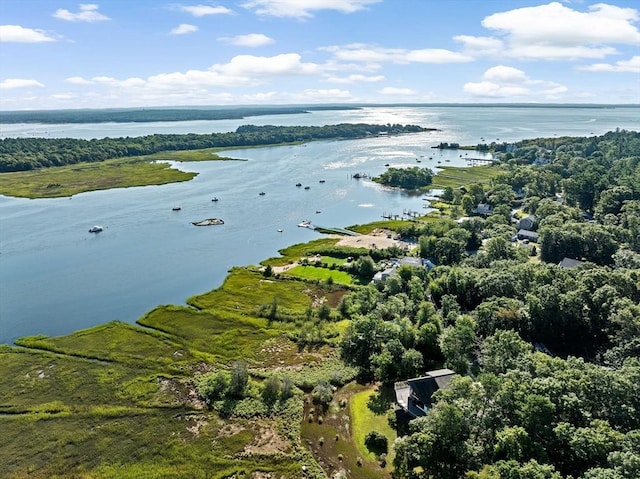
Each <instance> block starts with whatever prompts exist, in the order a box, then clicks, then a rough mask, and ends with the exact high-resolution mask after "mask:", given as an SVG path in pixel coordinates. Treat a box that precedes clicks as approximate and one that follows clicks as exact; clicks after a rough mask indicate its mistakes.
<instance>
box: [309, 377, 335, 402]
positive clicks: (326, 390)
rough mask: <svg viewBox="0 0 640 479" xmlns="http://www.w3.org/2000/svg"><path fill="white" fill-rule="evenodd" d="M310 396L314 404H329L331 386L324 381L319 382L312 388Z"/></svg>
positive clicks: (331, 394) (331, 395) (331, 391)
mask: <svg viewBox="0 0 640 479" xmlns="http://www.w3.org/2000/svg"><path fill="white" fill-rule="evenodd" d="M311 396H312V397H313V402H315V403H316V404H325V405H326V404H329V403H330V402H331V400H332V399H333V389H332V388H331V385H330V384H329V383H328V382H326V381H320V382H319V383H318V384H316V387H314V388H313V391H312V392H311Z"/></svg>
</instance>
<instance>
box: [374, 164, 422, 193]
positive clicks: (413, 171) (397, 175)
mask: <svg viewBox="0 0 640 479" xmlns="http://www.w3.org/2000/svg"><path fill="white" fill-rule="evenodd" d="M373 181H375V182H376V183H380V184H381V185H385V186H393V187H398V188H406V189H409V190H415V189H419V188H424V187H426V186H429V185H430V184H431V182H432V181H433V171H431V170H430V169H429V168H420V167H417V166H414V167H411V168H389V169H388V170H387V171H385V172H384V173H382V174H381V175H380V176H378V177H376V178H374V179H373Z"/></svg>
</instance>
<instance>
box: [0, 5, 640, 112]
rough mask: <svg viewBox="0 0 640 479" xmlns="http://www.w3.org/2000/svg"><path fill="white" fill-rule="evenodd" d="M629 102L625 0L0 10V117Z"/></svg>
mask: <svg viewBox="0 0 640 479" xmlns="http://www.w3.org/2000/svg"><path fill="white" fill-rule="evenodd" d="M326 103H382V104H391V103H596V104H640V2H639V1H638V0H611V1H610V2H608V3H605V2H593V1H588V0H558V1H535V0H219V1H217V0H216V1H209V0H184V1H180V0H177V1H173V0H167V1H165V0H102V1H100V2H98V3H78V2H76V1H66V0H0V110H31V109H35V110H38V109H67V108H120V107H151V106H194V105H202V106H205V105H281V104H305V105H307V104H326Z"/></svg>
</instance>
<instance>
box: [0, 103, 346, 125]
mask: <svg viewBox="0 0 640 479" xmlns="http://www.w3.org/2000/svg"><path fill="white" fill-rule="evenodd" d="M354 108H355V107H350V106H336V107H332V106H308V107H287V106H280V107H275V106H268V107H267V106H265V107H246V106H245V107H229V108H119V109H116V108H112V109H108V108H107V109H99V110H91V109H76V110H40V111H31V110H30V111H3V112H0V123H44V124H55V123H107V122H109V123H111V122H113V123H129V122H150V121H194V120H233V119H240V118H247V117H250V116H264V115H294V114H302V113H308V112H310V111H320V110H350V109H354Z"/></svg>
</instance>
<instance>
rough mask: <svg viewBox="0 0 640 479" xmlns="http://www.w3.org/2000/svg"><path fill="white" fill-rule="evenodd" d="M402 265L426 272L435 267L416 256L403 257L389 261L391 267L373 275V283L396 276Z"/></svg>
mask: <svg viewBox="0 0 640 479" xmlns="http://www.w3.org/2000/svg"><path fill="white" fill-rule="evenodd" d="M403 265H408V266H411V267H413V268H427V269H428V270H429V269H431V268H433V267H434V266H435V264H433V263H432V262H431V261H429V260H428V259H427V260H425V259H422V258H418V257H416V256H405V257H404V258H400V259H394V260H391V266H390V267H389V268H387V269H385V270H384V271H378V272H377V273H376V274H374V275H373V281H374V282H375V283H379V282H381V281H385V280H386V279H387V278H389V277H390V276H393V275H394V274H396V272H397V270H398V268H399V267H400V266H403Z"/></svg>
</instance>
